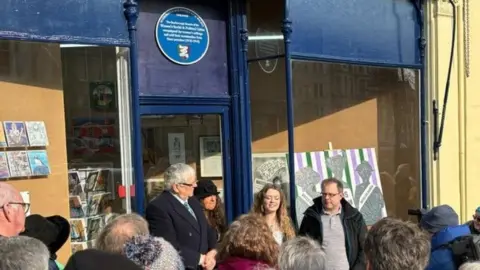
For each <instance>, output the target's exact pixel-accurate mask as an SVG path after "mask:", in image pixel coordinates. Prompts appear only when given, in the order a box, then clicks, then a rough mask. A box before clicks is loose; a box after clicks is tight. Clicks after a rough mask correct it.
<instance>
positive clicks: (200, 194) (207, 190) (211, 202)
mask: <svg viewBox="0 0 480 270" xmlns="http://www.w3.org/2000/svg"><path fill="white" fill-rule="evenodd" d="M218 194H220V192H218V191H217V186H216V185H215V184H214V183H213V181H212V180H201V181H199V182H198V183H197V187H196V188H195V190H194V195H195V197H197V199H198V200H199V201H200V203H201V204H202V207H203V212H204V213H205V216H206V217H207V221H208V224H209V225H210V226H211V227H212V228H213V229H215V231H216V232H217V241H220V240H221V239H222V236H223V234H224V233H225V231H226V230H227V225H226V221H225V214H224V212H223V211H224V210H223V204H222V201H221V200H220V197H219V196H218Z"/></svg>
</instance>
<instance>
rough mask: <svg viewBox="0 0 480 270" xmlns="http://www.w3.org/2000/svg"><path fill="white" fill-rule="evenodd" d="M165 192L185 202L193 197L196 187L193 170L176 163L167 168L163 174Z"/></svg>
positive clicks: (195, 177)
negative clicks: (171, 193)
mask: <svg viewBox="0 0 480 270" xmlns="http://www.w3.org/2000/svg"><path fill="white" fill-rule="evenodd" d="M164 179H165V190H168V191H170V192H173V193H175V194H176V195H178V196H179V197H180V198H182V199H184V200H186V199H188V198H189V197H192V196H193V190H194V189H195V187H196V186H197V176H196V173H195V170H194V169H193V168H192V167H190V166H189V165H187V164H184V163H177V164H173V165H171V166H170V167H168V168H167V170H166V171H165V173H164Z"/></svg>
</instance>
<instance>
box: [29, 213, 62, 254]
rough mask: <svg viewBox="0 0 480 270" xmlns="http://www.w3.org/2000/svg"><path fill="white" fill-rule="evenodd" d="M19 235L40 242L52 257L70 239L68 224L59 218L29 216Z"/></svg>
mask: <svg viewBox="0 0 480 270" xmlns="http://www.w3.org/2000/svg"><path fill="white" fill-rule="evenodd" d="M21 235H24V236H28V237H32V238H35V239H38V240H40V241H42V243H44V244H45V245H46V246H47V248H48V250H49V251H50V254H51V255H52V256H54V255H55V254H56V253H57V251H58V250H60V248H61V247H62V246H63V245H64V244H65V242H67V240H68V238H69V237H70V222H69V221H68V220H67V219H65V218H63V217H61V216H50V217H43V216H41V215H36V214H34V215H30V216H28V217H27V218H26V219H25V231H23V232H22V233H21Z"/></svg>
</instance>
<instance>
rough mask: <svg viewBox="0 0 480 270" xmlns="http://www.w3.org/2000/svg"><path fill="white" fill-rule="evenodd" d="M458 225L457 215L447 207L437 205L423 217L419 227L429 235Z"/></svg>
mask: <svg viewBox="0 0 480 270" xmlns="http://www.w3.org/2000/svg"><path fill="white" fill-rule="evenodd" d="M458 224H459V220H458V215H457V213H456V212H455V210H453V208H452V207H450V206H449V205H446V204H444V205H439V206H436V207H433V208H432V209H431V210H430V211H428V212H427V213H426V214H424V215H423V217H422V219H421V220H420V226H421V227H422V228H423V229H424V230H426V231H428V232H429V233H432V234H434V233H437V232H439V231H441V230H443V229H445V228H447V227H453V226H457V225H458Z"/></svg>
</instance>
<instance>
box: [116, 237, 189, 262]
mask: <svg viewBox="0 0 480 270" xmlns="http://www.w3.org/2000/svg"><path fill="white" fill-rule="evenodd" d="M124 253H125V256H126V257H127V258H128V259H130V260H131V261H133V262H134V263H136V264H137V265H138V266H141V267H143V268H145V269H148V270H183V269H185V267H184V266H183V262H182V258H181V257H180V255H179V254H178V252H177V250H176V249H175V248H174V247H173V246H172V245H171V244H170V243H169V242H167V241H165V239H163V238H160V237H153V236H150V235H139V236H135V237H133V238H132V239H131V240H130V241H128V242H127V243H126V244H125V247H124Z"/></svg>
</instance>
